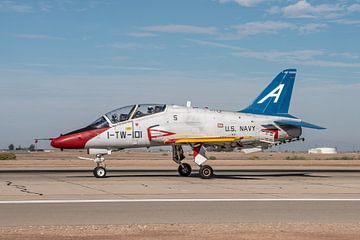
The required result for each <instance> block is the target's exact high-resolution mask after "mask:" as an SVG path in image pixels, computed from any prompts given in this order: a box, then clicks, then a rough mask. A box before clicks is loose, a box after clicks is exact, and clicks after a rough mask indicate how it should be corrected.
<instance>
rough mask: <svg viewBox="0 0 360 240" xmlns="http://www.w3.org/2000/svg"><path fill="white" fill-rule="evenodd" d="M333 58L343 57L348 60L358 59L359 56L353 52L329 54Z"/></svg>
mask: <svg viewBox="0 0 360 240" xmlns="http://www.w3.org/2000/svg"><path fill="white" fill-rule="evenodd" d="M329 56H331V57H342V58H347V59H358V58H359V55H357V54H355V53H351V52H341V53H331V54H329Z"/></svg>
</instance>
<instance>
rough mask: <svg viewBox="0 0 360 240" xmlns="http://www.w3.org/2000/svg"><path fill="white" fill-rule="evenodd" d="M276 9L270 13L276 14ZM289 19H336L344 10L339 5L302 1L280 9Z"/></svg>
mask: <svg viewBox="0 0 360 240" xmlns="http://www.w3.org/2000/svg"><path fill="white" fill-rule="evenodd" d="M275 10H276V9H275V8H272V9H270V10H269V11H268V12H270V13H271V12H273V13H276V11H275ZM278 11H280V12H282V13H283V14H284V15H285V16H286V17H289V18H316V17H323V18H335V17H338V16H340V15H342V14H343V11H344V8H343V6H341V5H339V4H319V5H311V4H310V3H308V2H307V1H306V0H300V1H298V2H297V3H295V4H292V5H288V6H286V7H284V8H281V9H278Z"/></svg>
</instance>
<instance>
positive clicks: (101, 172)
mask: <svg viewBox="0 0 360 240" xmlns="http://www.w3.org/2000/svg"><path fill="white" fill-rule="evenodd" d="M93 173H94V176H95V177H97V178H104V177H106V168H104V167H96V168H94V170H93Z"/></svg>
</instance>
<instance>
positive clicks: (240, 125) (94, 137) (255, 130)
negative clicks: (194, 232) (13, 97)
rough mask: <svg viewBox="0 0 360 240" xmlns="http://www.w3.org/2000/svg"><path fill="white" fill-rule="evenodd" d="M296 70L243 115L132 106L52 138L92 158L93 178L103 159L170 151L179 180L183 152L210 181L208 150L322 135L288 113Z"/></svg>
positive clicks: (184, 168) (186, 169)
mask: <svg viewBox="0 0 360 240" xmlns="http://www.w3.org/2000/svg"><path fill="white" fill-rule="evenodd" d="M295 75H296V69H286V70H284V71H282V72H280V73H279V74H278V75H277V76H276V77H275V78H274V80H273V81H272V82H271V83H270V84H269V85H268V86H267V87H266V88H265V90H263V91H262V92H261V93H260V95H259V96H258V97H257V98H256V99H255V100H254V102H253V103H251V104H250V105H249V106H248V107H246V108H245V109H243V110H241V111H234V112H230V111H222V110H211V109H208V108H196V107H191V105H190V104H188V105H187V106H177V105H167V104H134V105H130V106H126V107H121V108H118V109H115V110H113V111H111V112H109V113H106V114H104V115H103V116H101V117H100V118H99V119H97V120H96V121H94V122H93V123H91V124H90V125H88V126H86V127H84V128H81V129H78V130H75V131H72V132H69V133H67V134H64V135H61V136H59V137H57V138H53V139H52V141H51V145H52V146H53V147H55V148H60V149H87V151H88V153H89V154H95V155H96V157H95V159H94V161H95V163H96V167H95V168H94V171H93V174H94V176H95V177H97V178H103V177H105V176H106V167H105V159H104V156H105V155H107V154H111V152H113V151H119V150H122V149H125V148H140V147H153V146H163V145H170V146H172V152H173V160H174V161H175V162H176V163H177V164H178V165H179V166H178V172H179V174H180V175H181V176H189V175H190V174H191V171H192V169H191V166H190V165H189V164H187V163H183V162H182V160H183V159H184V158H185V155H184V151H183V148H182V146H183V145H189V146H190V147H191V149H192V150H193V153H194V154H193V160H194V162H195V163H196V164H197V165H198V166H199V167H200V170H199V175H200V177H201V178H211V177H212V176H213V172H214V171H213V169H212V168H211V167H210V166H209V165H206V164H205V163H206V161H207V160H208V158H207V156H206V147H208V146H220V147H228V148H229V147H230V148H239V149H242V151H244V152H247V153H249V152H255V151H261V150H263V149H267V148H269V147H271V146H274V145H278V144H283V143H288V142H292V141H299V140H304V139H303V138H301V134H302V127H305V128H313V129H324V128H322V127H320V126H317V125H314V124H311V123H307V122H304V121H302V120H301V119H299V118H296V117H294V116H292V115H290V114H289V113H288V110H289V104H290V99H291V94H292V89H293V85H294V81H295Z"/></svg>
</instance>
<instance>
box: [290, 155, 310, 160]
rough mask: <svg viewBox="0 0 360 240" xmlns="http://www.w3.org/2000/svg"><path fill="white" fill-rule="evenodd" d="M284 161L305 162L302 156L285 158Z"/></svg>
mask: <svg viewBox="0 0 360 240" xmlns="http://www.w3.org/2000/svg"><path fill="white" fill-rule="evenodd" d="M285 160H306V158H305V157H302V156H296V155H295V156H287V157H286V158H285Z"/></svg>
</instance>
